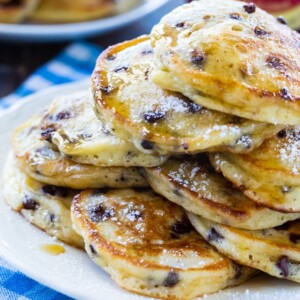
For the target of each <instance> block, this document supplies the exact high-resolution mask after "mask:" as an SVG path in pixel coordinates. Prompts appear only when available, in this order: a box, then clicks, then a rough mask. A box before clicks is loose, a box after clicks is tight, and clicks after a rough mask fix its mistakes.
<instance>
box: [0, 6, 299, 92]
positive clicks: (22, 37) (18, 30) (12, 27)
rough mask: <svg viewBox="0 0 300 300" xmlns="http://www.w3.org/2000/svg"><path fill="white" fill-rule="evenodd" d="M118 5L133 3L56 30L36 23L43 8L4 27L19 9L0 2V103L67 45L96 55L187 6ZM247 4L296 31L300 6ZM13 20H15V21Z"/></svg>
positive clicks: (50, 26)
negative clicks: (92, 49) (92, 47)
mask: <svg viewBox="0 0 300 300" xmlns="http://www.w3.org/2000/svg"><path fill="white" fill-rule="evenodd" d="M32 1H33V2H34V1H40V2H39V3H46V2H47V1H48V2H49V3H51V2H52V3H55V5H57V6H58V9H59V3H62V2H68V3H80V2H81V3H87V2H89V1H94V2H95V1H96V0H77V1H70V0H59V1H54V0H32ZM43 1H44V2H43ZM84 1H87V2H84ZM118 1H123V2H124V3H125V4H126V3H127V4H128V3H129V2H130V1H135V3H136V5H135V6H133V7H131V8H130V9H127V11H126V12H125V13H120V14H118V15H116V16H113V17H104V19H99V20H91V21H89V20H86V21H84V22H77V23H76V22H75V23H67V24H57V22H52V21H53V20H52V21H51V23H52V24H45V23H47V22H38V21H39V18H41V15H42V17H44V18H47V17H49V16H50V13H49V14H48V15H47V9H48V10H49V8H47V7H46V9H45V8H44V11H42V13H41V12H40V15H39V14H37V16H35V19H34V18H33V19H32V20H29V21H28V20H25V19H23V20H22V21H21V22H20V19H18V20H17V21H15V20H14V22H11V23H17V24H7V20H6V19H7V18H8V17H10V15H9V14H8V13H7V12H6V10H8V12H14V10H13V9H14V5H19V3H22V0H18V1H16V0H0V54H1V55H0V98H2V97H4V96H6V95H8V94H10V93H12V92H13V91H14V90H15V89H16V88H17V87H18V86H19V85H20V84H21V83H22V82H23V81H24V80H25V79H26V78H28V76H29V75H30V74H31V73H32V72H34V71H35V70H36V69H37V68H38V67H40V66H42V65H43V64H44V63H46V62H47V61H49V60H50V59H52V58H53V57H55V56H56V55H57V54H58V53H60V51H62V49H64V48H65V47H66V46H67V45H69V44H70V43H72V42H74V41H79V42H81V41H82V40H85V41H88V42H90V43H93V44H96V45H98V46H100V47H101V48H102V49H103V48H106V47H107V46H109V45H112V44H115V43H118V42H121V41H124V40H126V39H131V38H134V37H136V36H139V35H141V34H146V33H149V32H150V31H151V28H152V27H153V25H154V24H156V23H157V22H158V21H159V20H160V18H161V17H162V16H163V15H165V14H166V13H168V12H169V11H171V10H172V9H174V8H175V7H177V6H179V5H181V4H183V3H184V2H190V1H188V0H118ZM211 1H213V0H211ZM224 1H226V0H224ZM248 2H255V3H256V4H258V5H259V6H260V7H262V8H264V9H266V10H268V11H269V12H271V13H273V14H274V15H276V16H279V15H280V16H281V15H283V16H284V18H285V19H286V20H287V21H288V23H289V25H290V26H291V27H293V28H294V29H299V28H300V0H253V1H248ZM16 3H17V4H16ZM52 5H53V4H52ZM49 11H50V10H49ZM14 13H15V12H14ZM43 14H44V16H43ZM55 14H56V15H57V16H58V17H60V18H61V17H62V16H63V15H64V12H60V11H59V10H57V12H54V13H53V14H52V17H53V16H55ZM1 18H2V19H1ZM18 18H20V17H19V16H18ZM5 20H6V21H5ZM69 22H70V21H69ZM5 23H6V24H5ZM48 23H49V22H48ZM99 52H100V49H99Z"/></svg>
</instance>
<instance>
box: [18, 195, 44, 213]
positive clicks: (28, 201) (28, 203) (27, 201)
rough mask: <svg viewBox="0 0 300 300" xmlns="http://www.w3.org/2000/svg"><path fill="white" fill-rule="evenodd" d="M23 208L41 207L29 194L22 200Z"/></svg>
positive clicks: (33, 208)
mask: <svg viewBox="0 0 300 300" xmlns="http://www.w3.org/2000/svg"><path fill="white" fill-rule="evenodd" d="M22 204H23V208H24V209H29V210H36V209H38V208H39V207H40V205H39V203H38V202H37V201H35V200H34V199H32V198H30V197H29V196H25V198H24V199H23V201H22Z"/></svg>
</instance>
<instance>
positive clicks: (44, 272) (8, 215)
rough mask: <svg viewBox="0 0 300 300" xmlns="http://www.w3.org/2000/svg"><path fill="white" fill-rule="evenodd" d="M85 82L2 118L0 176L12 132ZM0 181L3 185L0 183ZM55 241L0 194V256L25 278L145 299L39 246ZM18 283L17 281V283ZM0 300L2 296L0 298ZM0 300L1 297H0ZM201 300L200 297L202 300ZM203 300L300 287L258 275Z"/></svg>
mask: <svg viewBox="0 0 300 300" xmlns="http://www.w3.org/2000/svg"><path fill="white" fill-rule="evenodd" d="M89 85H90V84H89V80H87V81H84V82H79V83H78V82H77V83H71V84H64V85H59V86H56V87H52V88H50V89H47V90H44V91H41V92H38V93H36V94H33V95H31V96H28V97H26V98H24V100H22V101H20V102H19V103H18V104H16V105H15V106H13V107H12V108H11V109H9V110H8V111H6V112H5V113H3V114H1V115H0V172H1V174H2V170H3V167H4V164H5V161H6V156H7V154H8V152H9V150H10V148H11V147H10V145H9V137H10V134H11V132H12V130H13V129H14V128H15V127H16V126H18V125H19V124H21V123H22V122H24V121H25V120H26V119H28V118H29V117H30V116H31V115H32V114H34V113H36V112H38V111H40V110H41V109H42V108H44V107H45V105H47V104H49V103H50V102H51V100H52V99H53V97H55V96H58V95H62V94H68V93H73V92H76V91H80V90H83V89H88V88H89ZM0 182H2V181H0ZM54 242H55V243H56V241H55V240H54V239H53V238H52V237H50V236H48V235H47V234H45V233H44V232H43V231H41V230H39V229H38V228H36V227H34V226H33V225H31V224H29V223H28V222H27V221H26V220H25V219H24V218H23V217H22V216H21V215H20V214H18V213H16V212H14V211H12V210H11V209H9V207H8V206H7V205H6V204H5V203H4V200H3V197H2V196H1V194H0V257H2V258H4V259H5V260H6V261H8V262H10V263H11V264H13V265H14V266H15V267H16V268H18V269H19V270H20V271H21V272H23V273H25V274H26V275H27V276H29V277H31V278H33V279H35V280H37V281H39V282H40V283H42V284H44V285H46V286H49V287H51V288H53V289H55V290H57V291H59V292H61V293H63V294H66V295H68V296H70V297H73V298H76V299H80V300H91V299H93V300H98V299H99V300H104V299H105V300H116V299H117V300H146V299H149V298H145V297H142V296H138V295H135V294H131V293H129V292H126V291H125V290H122V289H121V288H119V287H118V286H117V284H115V283H114V282H113V281H112V280H111V278H110V277H109V276H108V275H107V274H106V273H105V272H104V271H103V270H101V269H100V268H98V267H97V266H96V265H95V264H94V263H93V262H92V261H91V260H90V259H89V257H88V255H87V254H85V253H84V252H83V251H81V250H78V249H75V248H72V247H70V246H67V245H64V244H63V243H60V244H62V245H64V248H65V249H66V252H65V253H64V254H61V255H59V256H51V255H49V254H47V253H45V252H43V251H41V250H40V249H41V246H42V245H43V244H49V243H54ZM16 284H17V283H16ZM0 298H1V295H0ZM1 299H2V298H1ZM201 299H203V298H201ZM205 299H206V300H233V299H234V300H258V299H259V300H270V299H272V300H287V299H294V300H299V299H300V289H299V284H296V283H293V282H289V281H287V280H279V279H274V278H271V277H268V276H260V277H257V278H255V279H253V280H251V281H249V282H247V283H245V284H243V285H241V286H239V287H235V288H229V289H226V290H225V291H221V292H219V293H216V294H213V295H209V296H207V297H205Z"/></svg>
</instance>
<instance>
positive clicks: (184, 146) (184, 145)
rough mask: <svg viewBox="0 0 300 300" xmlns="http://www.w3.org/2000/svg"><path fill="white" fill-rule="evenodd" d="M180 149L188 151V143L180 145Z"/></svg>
mask: <svg viewBox="0 0 300 300" xmlns="http://www.w3.org/2000/svg"><path fill="white" fill-rule="evenodd" d="M182 149H183V150H185V151H186V150H188V149H189V145H188V143H183V144H182Z"/></svg>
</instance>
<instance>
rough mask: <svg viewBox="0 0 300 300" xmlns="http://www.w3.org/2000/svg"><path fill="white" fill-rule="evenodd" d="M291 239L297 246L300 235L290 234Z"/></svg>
mask: <svg viewBox="0 0 300 300" xmlns="http://www.w3.org/2000/svg"><path fill="white" fill-rule="evenodd" d="M289 238H290V241H291V242H292V243H295V244H296V243H298V242H299V241H300V234H299V233H290V236H289Z"/></svg>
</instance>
